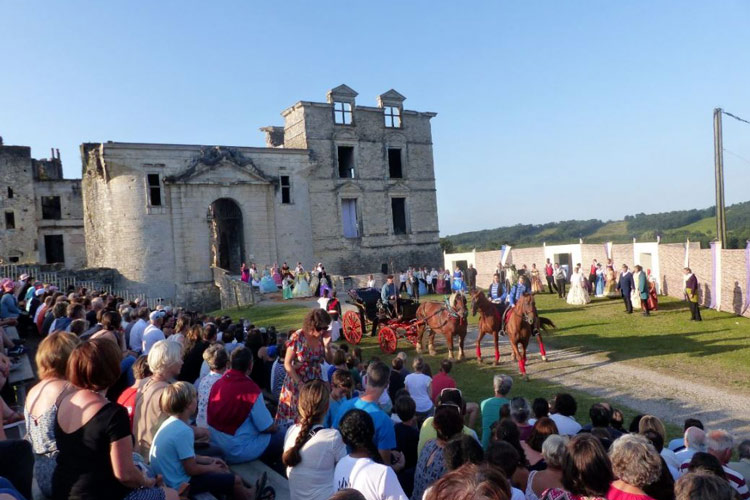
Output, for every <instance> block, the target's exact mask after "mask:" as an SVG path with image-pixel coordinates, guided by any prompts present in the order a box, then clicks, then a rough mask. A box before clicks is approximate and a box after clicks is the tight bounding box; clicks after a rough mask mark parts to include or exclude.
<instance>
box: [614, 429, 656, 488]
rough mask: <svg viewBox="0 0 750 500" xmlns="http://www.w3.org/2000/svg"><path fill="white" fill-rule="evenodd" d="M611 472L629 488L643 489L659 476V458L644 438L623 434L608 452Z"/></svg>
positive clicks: (652, 446)
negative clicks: (629, 486)
mask: <svg viewBox="0 0 750 500" xmlns="http://www.w3.org/2000/svg"><path fill="white" fill-rule="evenodd" d="M609 458H610V460H611V461H612V472H613V473H614V475H615V477H618V478H620V479H621V480H622V481H624V482H626V483H627V484H629V485H631V486H635V487H636V488H643V487H644V486H647V485H649V484H651V483H653V482H655V481H656V480H657V479H659V476H660V475H661V456H660V455H659V453H658V452H657V451H656V448H654V445H652V444H651V443H650V442H649V441H648V440H647V439H646V438H645V437H643V436H641V435H640V434H625V435H623V436H622V437H620V438H618V439H617V441H615V442H614V443H612V448H611V449H610V450H609Z"/></svg>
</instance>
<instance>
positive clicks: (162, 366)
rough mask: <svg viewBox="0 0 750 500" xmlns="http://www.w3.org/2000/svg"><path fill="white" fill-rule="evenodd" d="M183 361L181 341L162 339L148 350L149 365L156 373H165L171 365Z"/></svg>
mask: <svg viewBox="0 0 750 500" xmlns="http://www.w3.org/2000/svg"><path fill="white" fill-rule="evenodd" d="M180 361H182V346H181V345H180V344H179V342H173V341H171V340H160V341H159V342H157V343H155V344H154V345H153V346H152V347H151V350H150V351H148V367H149V368H151V372H153V373H154V374H157V373H158V374H161V373H164V372H165V371H166V370H167V368H169V367H170V366H172V365H174V364H177V363H179V362H180Z"/></svg>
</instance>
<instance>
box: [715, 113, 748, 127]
mask: <svg viewBox="0 0 750 500" xmlns="http://www.w3.org/2000/svg"><path fill="white" fill-rule="evenodd" d="M721 112H722V113H724V114H725V115H727V116H731V117H732V118H734V119H735V120H737V121H741V122H744V123H747V124H748V125H750V121H747V120H745V119H744V118H740V117H739V116H737V115H733V114H732V113H730V112H729V111H724V110H723V109H722V110H721Z"/></svg>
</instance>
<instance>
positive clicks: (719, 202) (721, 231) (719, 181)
mask: <svg viewBox="0 0 750 500" xmlns="http://www.w3.org/2000/svg"><path fill="white" fill-rule="evenodd" d="M722 113H723V111H722V109H721V108H714V176H715V178H716V239H717V240H719V242H720V243H721V248H726V247H727V224H726V218H725V216H726V214H725V211H724V145H723V143H722V132H721V114H722Z"/></svg>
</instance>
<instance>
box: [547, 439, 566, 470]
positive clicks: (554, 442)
mask: <svg viewBox="0 0 750 500" xmlns="http://www.w3.org/2000/svg"><path fill="white" fill-rule="evenodd" d="M567 445H568V438H567V436H560V435H558V434H550V435H549V436H547V439H545V440H544V443H542V456H543V457H544V460H545V461H546V462H547V466H548V467H554V468H555V469H561V468H562V463H563V460H564V459H565V456H566V455H567V454H568V448H567Z"/></svg>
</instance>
